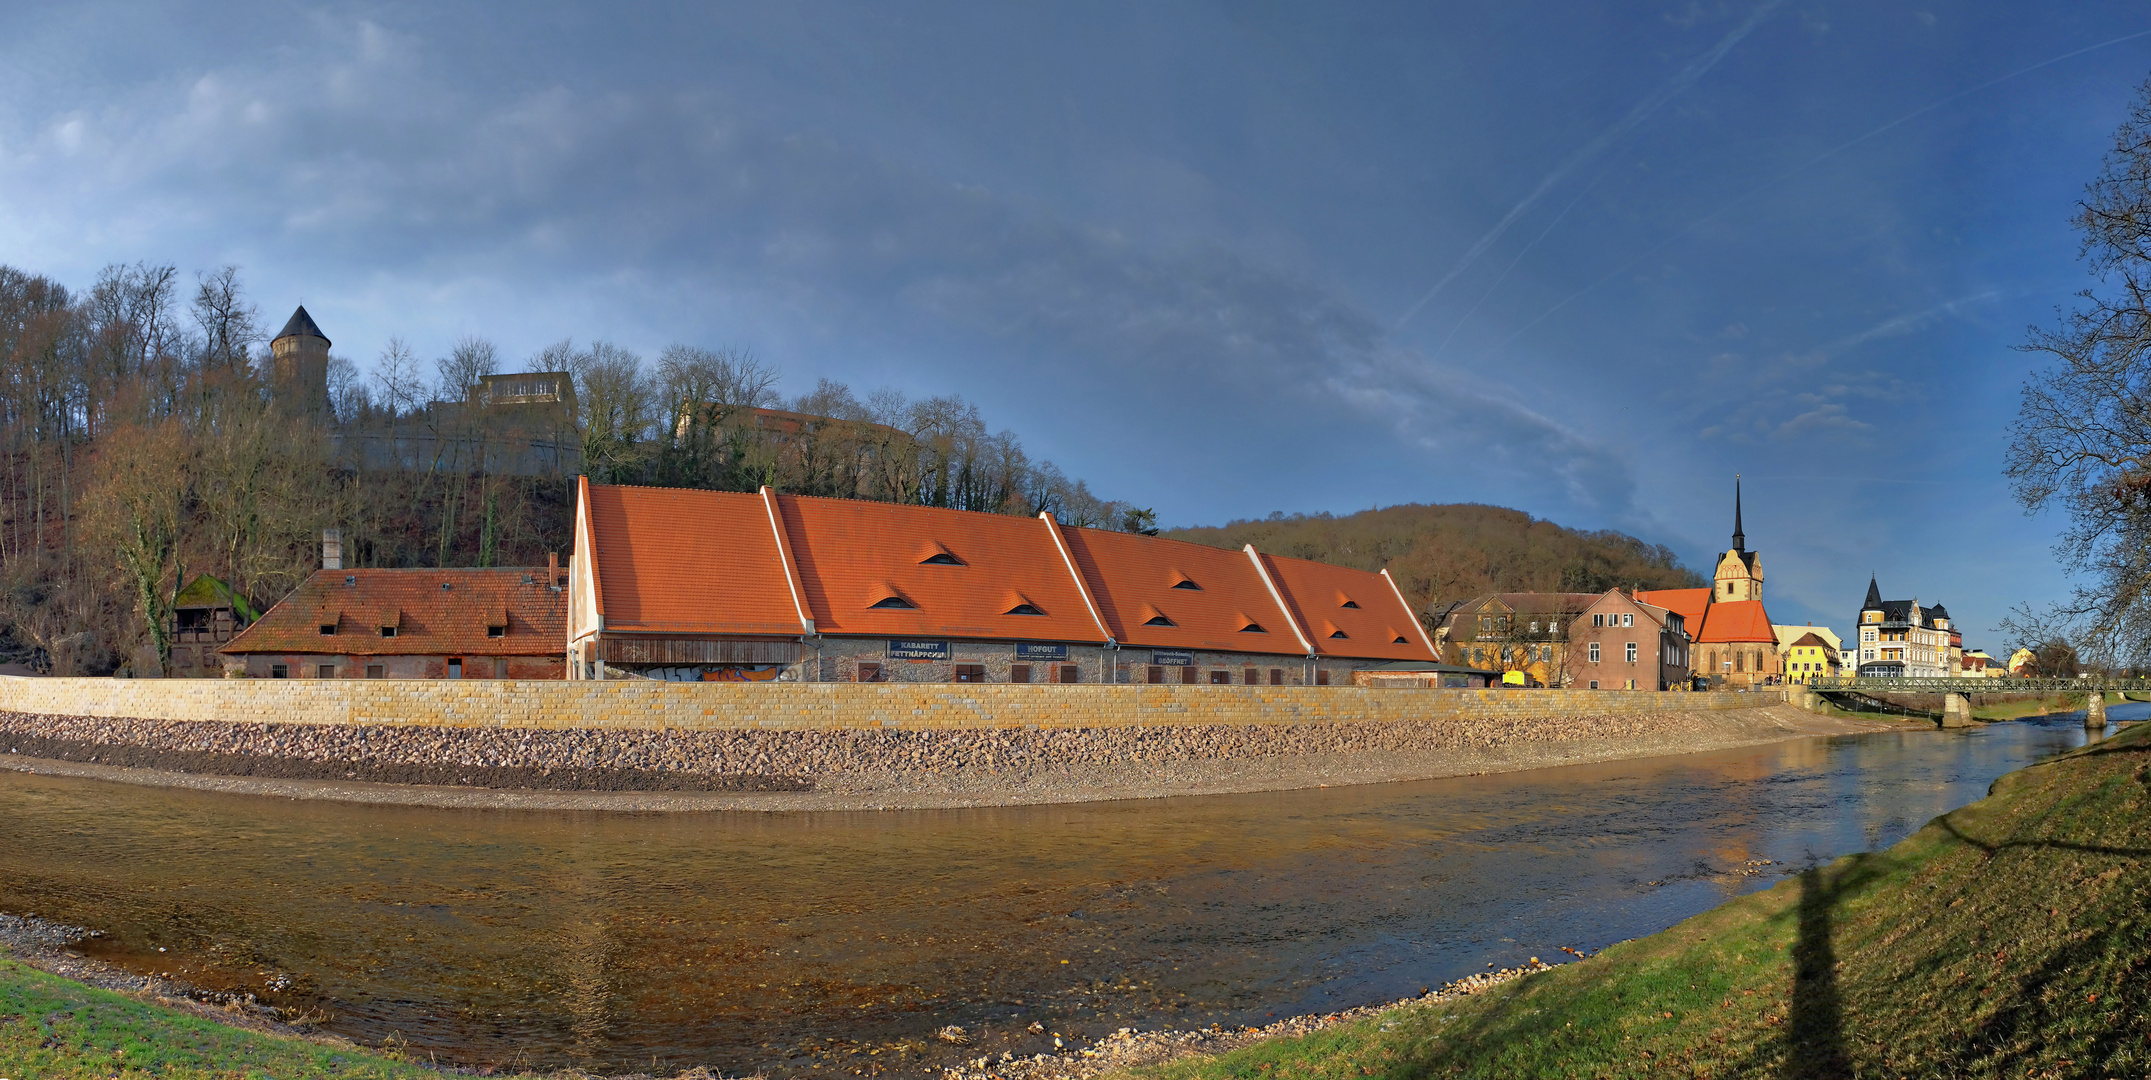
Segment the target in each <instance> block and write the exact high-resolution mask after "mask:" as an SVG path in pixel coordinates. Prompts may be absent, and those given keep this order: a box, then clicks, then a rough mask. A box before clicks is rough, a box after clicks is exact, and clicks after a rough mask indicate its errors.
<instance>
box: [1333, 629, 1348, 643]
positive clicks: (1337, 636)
mask: <svg viewBox="0 0 2151 1080" xmlns="http://www.w3.org/2000/svg"><path fill="white" fill-rule="evenodd" d="M1329 636H1330V640H1332V641H1342V640H1349V635H1347V634H1346V633H1345V632H1344V631H1342V630H1332V631H1330V632H1329Z"/></svg>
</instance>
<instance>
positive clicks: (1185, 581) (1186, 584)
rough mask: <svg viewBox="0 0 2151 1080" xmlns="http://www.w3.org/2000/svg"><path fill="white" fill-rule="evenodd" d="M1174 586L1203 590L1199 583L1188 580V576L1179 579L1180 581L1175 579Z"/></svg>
mask: <svg viewBox="0 0 2151 1080" xmlns="http://www.w3.org/2000/svg"><path fill="white" fill-rule="evenodd" d="M1173 588H1175V589H1193V590H1195V591H1196V592H1201V591H1202V586H1200V585H1197V584H1195V583H1194V582H1192V581H1189V580H1188V579H1186V578H1181V579H1180V580H1178V581H1175V582H1173Z"/></svg>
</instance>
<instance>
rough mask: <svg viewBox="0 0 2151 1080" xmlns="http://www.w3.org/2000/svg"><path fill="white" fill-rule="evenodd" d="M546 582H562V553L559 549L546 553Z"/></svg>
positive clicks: (548, 583) (549, 583) (552, 583)
mask: <svg viewBox="0 0 2151 1080" xmlns="http://www.w3.org/2000/svg"><path fill="white" fill-rule="evenodd" d="M545 583H546V584H547V585H558V584H560V553H559V552H557V551H548V552H546V553H545Z"/></svg>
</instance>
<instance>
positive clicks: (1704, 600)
mask: <svg viewBox="0 0 2151 1080" xmlns="http://www.w3.org/2000/svg"><path fill="white" fill-rule="evenodd" d="M1710 596H1711V590H1710V589H1707V588H1706V589H1638V590H1636V602H1637V603H1639V604H1650V605H1651V606H1653V607H1662V608H1664V609H1666V610H1667V611H1671V612H1674V613H1676V614H1678V615H1679V616H1680V617H1681V618H1682V619H1683V620H1685V621H1686V622H1687V624H1688V633H1689V635H1690V636H1691V637H1692V636H1693V635H1696V634H1700V633H1702V632H1703V612H1704V610H1705V609H1707V608H1709V607H1710ZM1696 640H1699V641H1700V640H1701V639H1700V638H1696Z"/></svg>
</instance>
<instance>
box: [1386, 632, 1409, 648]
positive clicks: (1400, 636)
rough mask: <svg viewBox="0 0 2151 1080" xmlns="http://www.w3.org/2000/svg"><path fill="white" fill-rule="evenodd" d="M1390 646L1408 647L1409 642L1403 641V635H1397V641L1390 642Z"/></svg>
mask: <svg viewBox="0 0 2151 1080" xmlns="http://www.w3.org/2000/svg"><path fill="white" fill-rule="evenodd" d="M1390 644H1391V645H1409V644H1411V642H1409V641H1406V640H1405V639H1404V635H1403V634H1398V635H1397V639H1396V640H1395V641H1392V642H1390Z"/></svg>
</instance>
